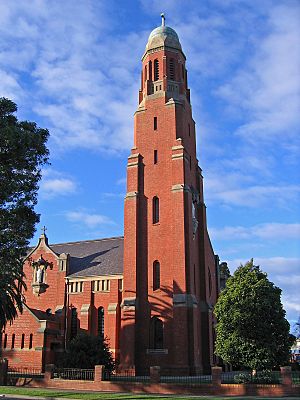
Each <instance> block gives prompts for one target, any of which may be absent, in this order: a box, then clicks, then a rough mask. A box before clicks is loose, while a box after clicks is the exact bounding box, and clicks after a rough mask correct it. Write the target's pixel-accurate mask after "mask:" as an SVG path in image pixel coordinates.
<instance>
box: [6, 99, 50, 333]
mask: <svg viewBox="0 0 300 400" xmlns="http://www.w3.org/2000/svg"><path fill="white" fill-rule="evenodd" d="M16 111H17V106H16V104H15V103H14V102H12V101H11V100H8V99H6V98H0V330H2V329H3V328H5V326H6V324H7V322H10V323H11V322H12V321H13V320H14V318H16V316H17V314H18V311H19V312H22V300H23V297H22V290H24V289H26V286H25V283H24V281H23V278H24V273H23V260H24V257H25V255H26V252H27V248H28V244H29V240H30V239H31V238H32V236H33V234H34V230H35V224H36V223H37V222H38V221H39V215H38V214H37V213H36V212H35V211H34V206H35V205H36V203H37V190H38V182H39V180H40V179H41V167H42V166H43V165H44V164H45V163H47V161H48V155H49V152H48V150H47V148H46V142H47V139H48V136H49V132H48V130H47V129H40V128H37V126H36V124H35V123H34V122H28V121H18V119H17V118H16V117H15V116H14V113H15V112H16Z"/></svg>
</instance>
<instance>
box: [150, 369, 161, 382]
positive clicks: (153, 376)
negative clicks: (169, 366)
mask: <svg viewBox="0 0 300 400" xmlns="http://www.w3.org/2000/svg"><path fill="white" fill-rule="evenodd" d="M150 382H151V383H159V382H160V367H159V366H157V365H155V366H153V367H150Z"/></svg>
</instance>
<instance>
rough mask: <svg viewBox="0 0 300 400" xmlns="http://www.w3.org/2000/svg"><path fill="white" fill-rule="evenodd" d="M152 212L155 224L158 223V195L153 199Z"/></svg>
mask: <svg viewBox="0 0 300 400" xmlns="http://www.w3.org/2000/svg"><path fill="white" fill-rule="evenodd" d="M152 213H153V215H152V218H153V224H157V223H158V222H159V198H158V197H157V196H155V197H153V200H152Z"/></svg>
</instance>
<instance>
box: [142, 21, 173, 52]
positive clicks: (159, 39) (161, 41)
mask: <svg viewBox="0 0 300 400" xmlns="http://www.w3.org/2000/svg"><path fill="white" fill-rule="evenodd" d="M161 16H162V25H161V26H159V27H157V28H155V29H153V31H152V32H151V33H150V36H149V39H148V42H147V45H146V51H148V50H152V49H155V48H157V47H161V46H167V47H173V48H175V49H178V50H181V44H180V42H179V38H178V35H177V33H176V32H175V31H174V29H172V28H170V27H169V26H165V16H164V14H162V15H161Z"/></svg>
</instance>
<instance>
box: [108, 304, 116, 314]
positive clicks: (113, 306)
mask: <svg viewBox="0 0 300 400" xmlns="http://www.w3.org/2000/svg"><path fill="white" fill-rule="evenodd" d="M117 308H118V303H110V304H109V305H108V307H107V313H108V314H116V312H117Z"/></svg>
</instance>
